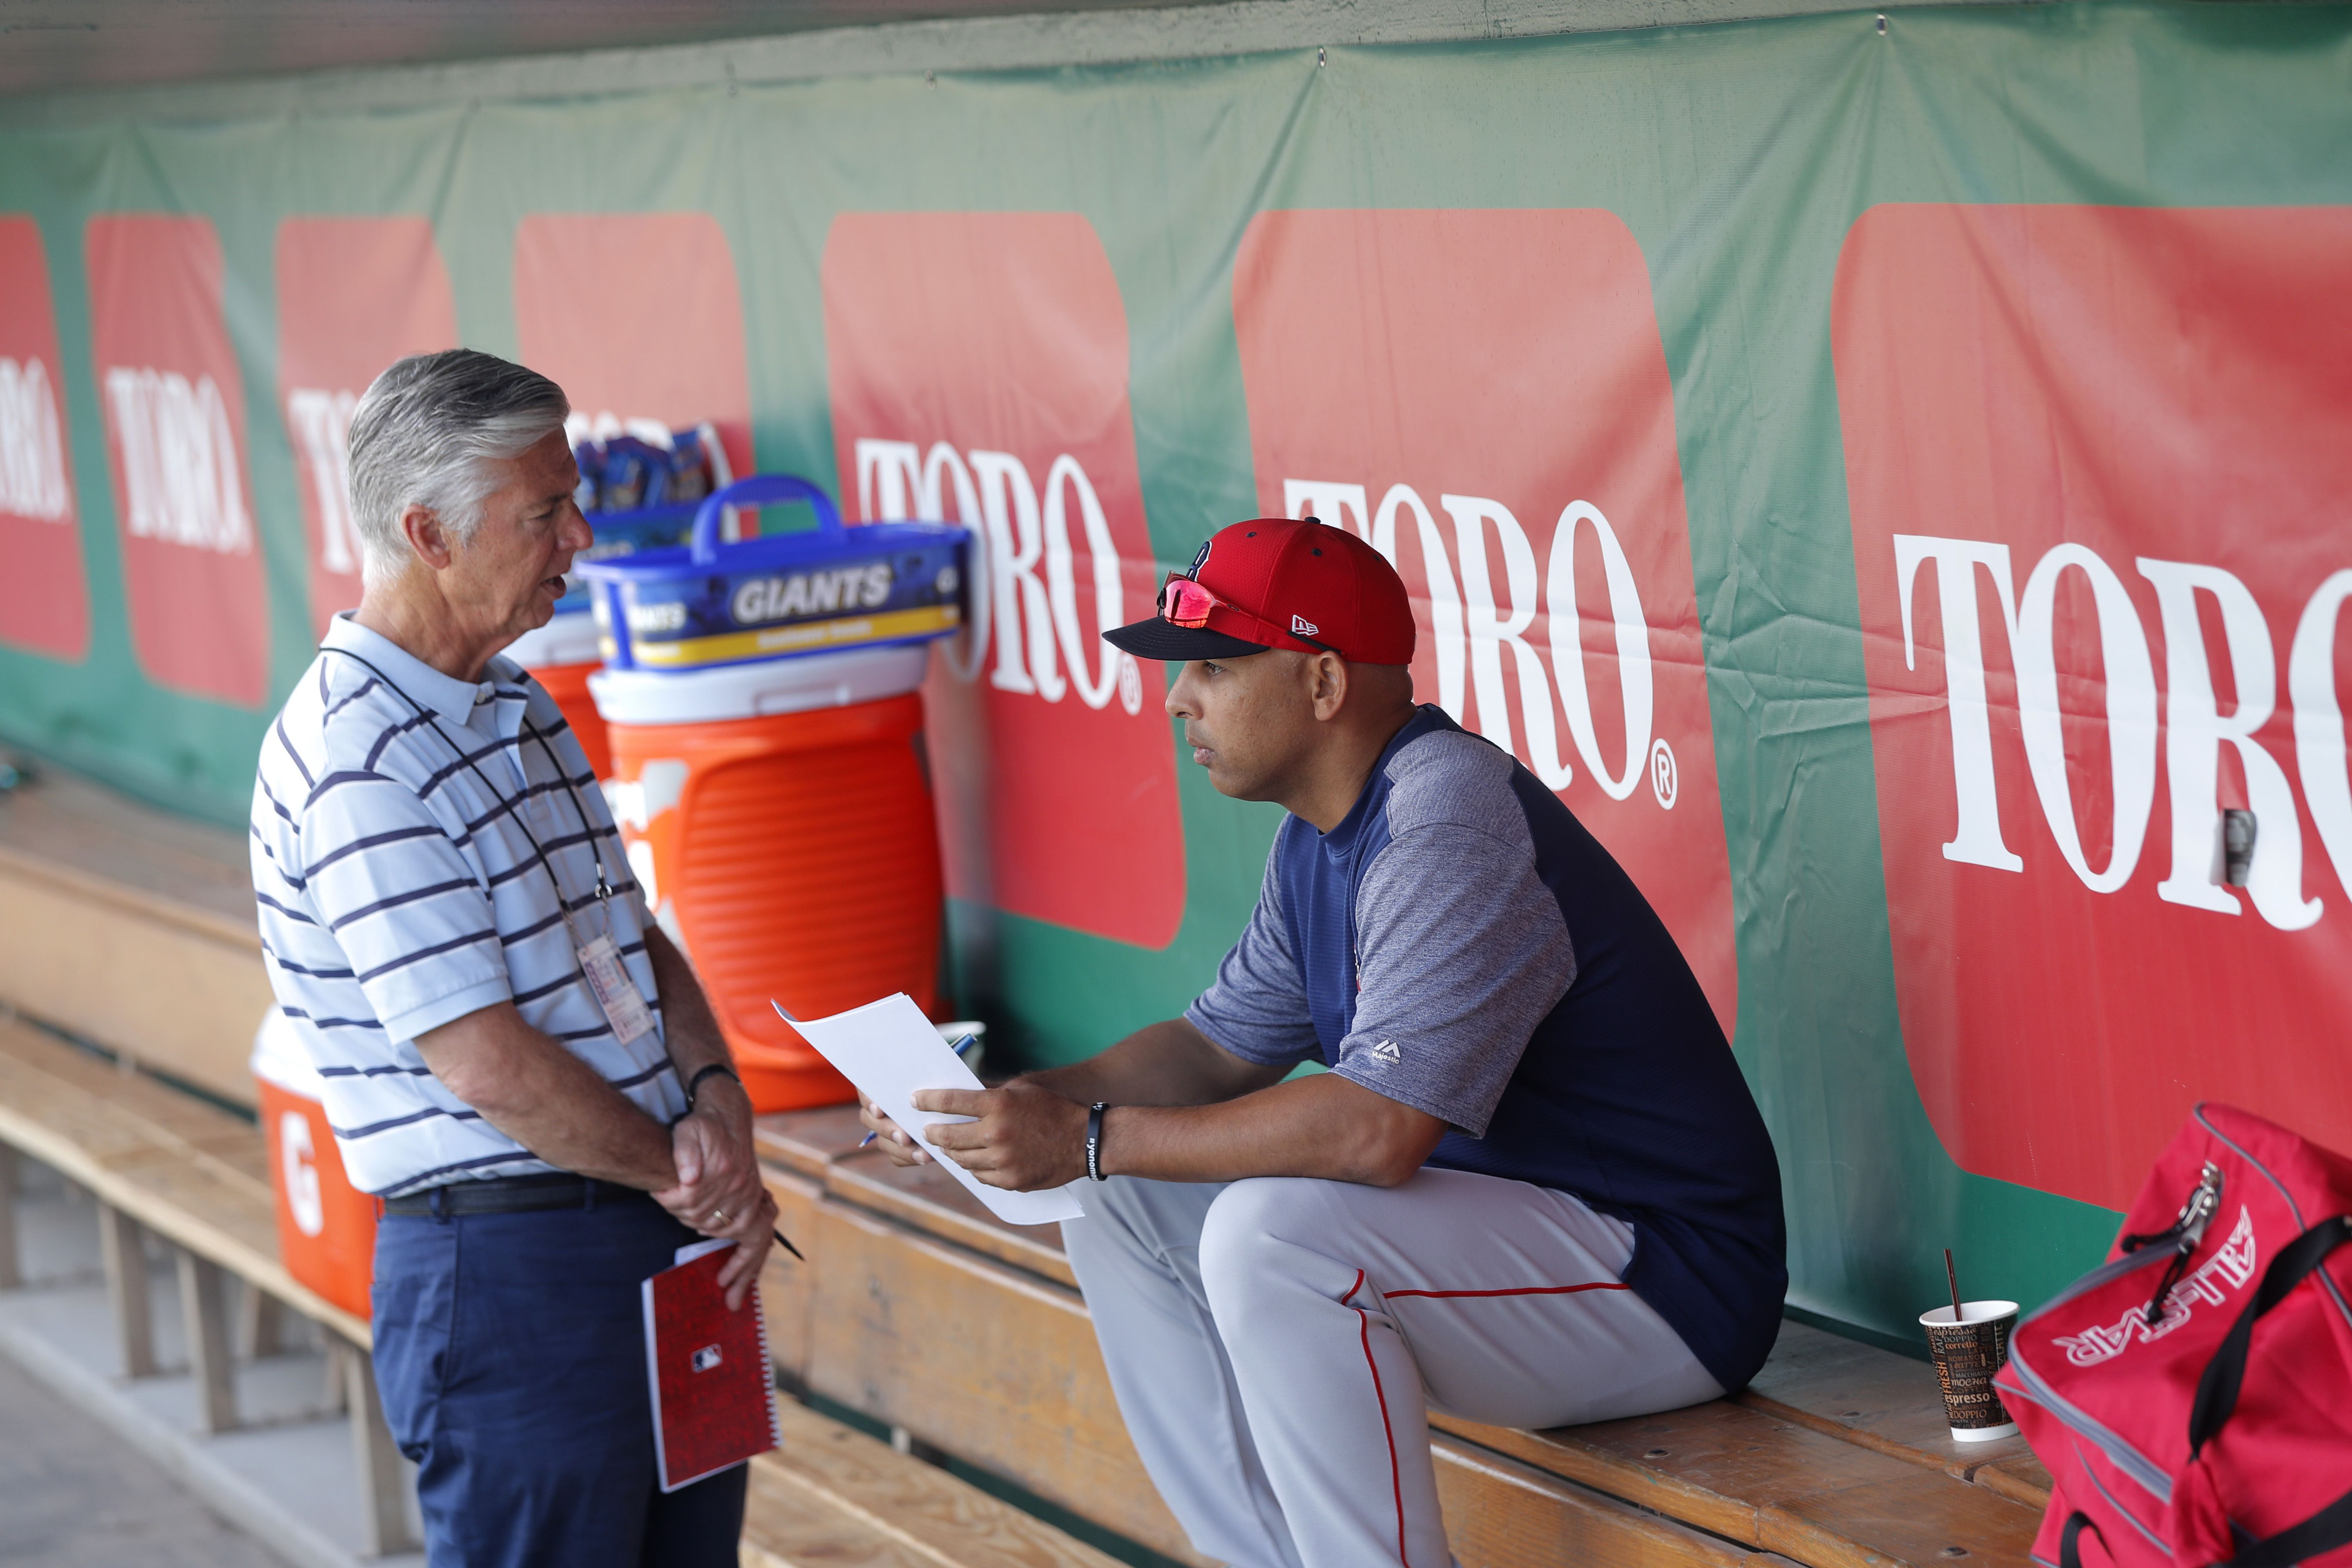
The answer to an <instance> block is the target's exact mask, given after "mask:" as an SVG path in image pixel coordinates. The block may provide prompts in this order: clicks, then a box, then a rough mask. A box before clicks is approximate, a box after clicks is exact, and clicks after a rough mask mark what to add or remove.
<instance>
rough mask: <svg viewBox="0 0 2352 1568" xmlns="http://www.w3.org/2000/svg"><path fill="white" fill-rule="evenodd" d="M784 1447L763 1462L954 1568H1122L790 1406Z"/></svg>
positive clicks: (924, 1466)
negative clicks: (1117, 1567)
mask: <svg viewBox="0 0 2352 1568" xmlns="http://www.w3.org/2000/svg"><path fill="white" fill-rule="evenodd" d="M777 1414H778V1417H779V1420H780V1422H781V1424H782V1427H783V1436H784V1446H783V1447H782V1449H780V1450H779V1451H777V1452H775V1453H772V1454H769V1455H765V1456H763V1457H762V1458H761V1459H759V1460H758V1461H757V1465H758V1468H761V1469H764V1470H767V1471H769V1472H771V1473H772V1474H777V1475H781V1476H782V1477H783V1478H785V1479H789V1480H791V1481H792V1482H793V1483H794V1484H795V1485H797V1486H800V1487H801V1488H803V1489H805V1490H807V1491H808V1492H810V1493H812V1494H814V1495H815V1496H817V1497H820V1498H822V1499H824V1500H825V1501H827V1502H829V1503H830V1504H832V1505H833V1506H834V1507H835V1508H837V1509H839V1510H841V1511H842V1512H844V1513H845V1514H848V1515H850V1516H851V1517H853V1518H855V1519H856V1520H857V1521H860V1522H862V1523H864V1524H866V1525H867V1526H868V1527H869V1528H871V1529H873V1530H875V1531H877V1532H879V1533H881V1534H883V1535H885V1536H887V1537H888V1538H890V1539H892V1540H894V1541H897V1542H899V1543H901V1544H903V1545H905V1546H908V1547H910V1548H912V1549H913V1550H914V1551H916V1552H920V1553H924V1554H927V1555H929V1557H930V1558H931V1560H932V1561H934V1562H936V1563H943V1564H953V1568H1116V1564H1115V1563H1113V1560H1112V1559H1110V1558H1109V1557H1107V1556H1105V1555H1104V1554H1103V1553H1102V1552H1097V1551H1096V1550H1095V1549H1094V1548H1093V1547H1091V1546H1088V1545H1087V1544H1085V1543H1084V1542H1078V1541H1075V1540H1072V1539H1071V1538H1070V1537H1069V1536H1067V1535H1065V1534H1063V1533H1062V1532H1061V1531H1058V1530H1055V1528H1054V1527H1053V1526H1051V1525H1049V1524H1047V1523H1045V1521H1042V1520H1039V1519H1035V1518H1033V1517H1031V1516H1030V1515H1028V1514H1025V1513H1024V1512H1022V1511H1021V1510H1019V1509H1016V1508H1014V1507H1013V1506H1012V1505H1011V1504H1010V1503H1006V1502H1003V1501H1000V1500H997V1499H995V1498H992V1497H991V1496H989V1495H988V1494H987V1493H986V1492H983V1491H982V1490H981V1489H979V1488H978V1487H975V1486H973V1485H971V1483H970V1482H968V1481H963V1480H959V1479H957V1478H955V1477H954V1476H951V1475H950V1474H949V1473H948V1472H947V1471H945V1470H943V1469H940V1468H938V1467H937V1466H934V1465H930V1464H928V1463H926V1462H924V1461H923V1460H921V1459H916V1458H909V1457H908V1456H906V1455H903V1454H900V1453H898V1452H897V1451H895V1450H894V1449H892V1448H891V1447H890V1446H889V1445H888V1444H887V1443H882V1442H877V1440H875V1439H874V1438H872V1437H869V1436H866V1434H865V1433H863V1432H860V1431H857V1430H856V1429H855V1428H853V1427H850V1426H845V1425H843V1424H842V1423H840V1422H838V1421H834V1420H830V1419H828V1418H827V1417H825V1416H823V1415H818V1414H817V1413H816V1412H815V1411H814V1410H811V1409H809V1408H808V1407H807V1406H805V1405H797V1404H793V1403H792V1402H790V1401H786V1402H784V1403H782V1405H780V1406H779V1407H778V1412H777Z"/></svg>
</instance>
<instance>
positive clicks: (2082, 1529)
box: [1994, 1105, 2352, 1568]
mask: <svg viewBox="0 0 2352 1568" xmlns="http://www.w3.org/2000/svg"><path fill="white" fill-rule="evenodd" d="M2347 1215H2352V1160H2346V1159H2345V1158H2344V1157H2343V1156H2341V1155H2338V1154H2333V1153H2330V1152H2328V1151H2326V1150H2325V1149H2322V1148H2320V1147H2318V1146H2317V1145H2316V1144H2314V1143H2309V1142H2305V1141H2304V1140H2303V1139H2301V1138H2298V1137H2297V1136H2295V1135H2294V1133H2292V1132H2289V1131H2287V1130H2286V1129H2285V1128H2284V1127H2280V1126H2277V1125H2275V1124H2274V1123H2272V1122H2269V1121H2263V1119H2262V1118H2261V1117H2259V1116H2253V1115H2250V1114H2248V1113H2247V1112H2245V1111H2242V1110H2231V1109H2230V1108H2229V1107H2228V1106H2224V1105H2200V1106H2199V1107H2198V1108H2197V1109H2196V1110H2194V1111H2193V1112H2191V1113H2190V1115H2189V1121H2188V1124H2187V1125H2185V1126H2184V1127H2182V1128H2181V1130H2180V1131H2179V1134H2178V1135H2177V1136H2176V1137H2175V1138H2174V1139H2173V1141H2172V1143H2171V1146H2170V1147H2169V1148H2168V1149H2166V1150H2165V1152H2164V1154H2163V1156H2162V1157H2161V1158H2160V1159H2158V1161H2157V1163H2156V1169H2155V1170H2154V1171H2153V1172H2151V1173H2149V1175H2148V1179H2147V1185H2145V1186H2144V1187H2142V1188H2141V1189H2140V1194H2139V1198H2138V1201H2137V1202H2136V1203H2134V1204H2133V1205H2132V1208H2131V1212H2130V1213H2129V1214H2128V1215H2125V1217H2124V1233H2123V1235H2122V1236H2121V1237H2118V1238H2117V1239H2116V1246H2115V1250H2114V1252H2113V1254H2112V1255H2110V1256H2109V1258H2108V1259H2107V1261H2106V1262H2105V1263H2104V1264H2102V1265H2101V1266H2100V1267H2098V1268H2095V1269H2093V1270H2092V1271H2091V1272H2090V1273H2088V1274H2085V1275H2084V1276H2083V1278H2082V1279H2078V1280H2076V1281H2075V1282H2074V1285H2072V1286H2071V1287H2069V1288H2068V1289H2066V1290H2065V1291H2063V1293H2061V1294H2060V1295H2059V1296H2058V1298H2057V1299H2056V1300H2053V1301H2052V1302H2050V1303H2049V1305H2047V1306H2045V1307H2043V1308H2042V1309H2041V1310H2038V1311H2036V1312H2035V1313H2033V1315H2032V1316H2031V1317H2029V1318H2027V1319H2025V1320H2024V1321H2022V1322H2021V1323H2019V1324H2018V1326H2017V1330H2016V1331H2015V1333H2014V1334H2013V1335H2012V1336H2011V1340H2010V1351H2009V1364H2008V1365H2007V1366H2005V1367H2003V1368H2002V1369H2001V1371H2000V1375H1999V1376H1998V1377H1996V1378H1995V1379H1994V1386H1995V1387H1997V1388H1999V1389H2000V1396H2001V1401H2002V1403H2003V1404H2005V1405H2007V1406H2008V1407H2009V1410H2010V1413H2011V1415H2014V1416H2015V1417H2016V1418H2017V1422H2018V1425H2019V1426H2021V1427H2022V1428H2023V1429H2024V1434H2025V1439H2026V1441H2027V1442H2029V1443H2031V1444H2032V1446H2033V1452H2034V1454H2035V1455H2036V1456H2037V1457H2039V1458H2040V1459H2041V1460H2042V1463H2043V1464H2044V1465H2045V1466H2047V1467H2048V1468H2049V1470H2050V1475H2051V1479H2052V1481H2053V1486H2052V1488H2051V1492H2050V1512H2049V1515H2048V1517H2047V1518H2045V1519H2043V1520H2042V1531H2041V1533H2040V1535H2038V1536H2037V1537H2035V1539H2034V1542H2033V1556H2034V1559H2035V1561H2037V1562H2039V1563H2043V1564H2047V1565H2052V1568H2084V1565H2086V1564H2087V1565H2088V1568H2206V1565H2207V1564H2210V1563H2224V1562H2227V1563H2232V1564H2234V1568H2288V1565H2289V1564H2292V1563H2313V1564H2322V1565H2324V1568H2352V1549H2347V1542H2352V1247H2345V1245H2344V1244H2345V1242H2346V1241H2347V1240H2352V1217H2347Z"/></svg>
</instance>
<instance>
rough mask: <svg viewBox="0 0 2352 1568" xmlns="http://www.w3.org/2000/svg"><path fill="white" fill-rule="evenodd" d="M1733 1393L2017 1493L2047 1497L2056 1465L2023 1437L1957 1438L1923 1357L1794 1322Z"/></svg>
mask: <svg viewBox="0 0 2352 1568" xmlns="http://www.w3.org/2000/svg"><path fill="white" fill-rule="evenodd" d="M1733 1397H1734V1398H1735V1399H1737V1400H1738V1402H1739V1403H1741V1404H1743V1405H1748V1407H1749V1408H1751V1409H1755V1410H1759V1411H1762V1412H1764V1413H1766V1414H1767V1415H1772V1416H1775V1417H1777V1418H1778V1419H1780V1420H1784V1421H1792V1422H1795V1423H1797V1424H1799V1425H1801V1426H1811V1427H1812V1428H1813V1429H1814V1430H1815V1431H1817V1432H1825V1433H1828V1434H1829V1435H1830V1436H1835V1437H1841V1438H1843V1439H1844V1440H1845V1441H1847V1442H1852V1443H1858V1444H1861V1445H1862V1446H1864V1447H1870V1448H1875V1449H1877V1450H1878V1451H1879V1452H1881V1453H1884V1454H1886V1455H1889V1456H1891V1457H1893V1458H1899V1459H1903V1460H1906V1461H1907V1462H1909V1463H1911V1464H1915V1465H1919V1466H1923V1467H1925V1468H1929V1469H1936V1470H1942V1471H1945V1472H1947V1473H1948V1474H1952V1475H1957V1476H1959V1477H1961V1478H1963V1479H1969V1480H1974V1481H1976V1482H1977V1483H1978V1484H1979V1485H1981V1486H1989V1487H1990V1488H1992V1489H1994V1490H1996V1491H1998V1492H2000V1493H2001V1495H2003V1496H2005V1497H2008V1498H2011V1500H2014V1501H2018V1502H2023V1503H2027V1504H2030V1505H2031V1506H2032V1507H2036V1508H2046V1507H2048V1506H2049V1503H2050V1475H2049V1472H2048V1471H2047V1470H2045V1469H2043V1468H2042V1464H2041V1461H2039V1460H2038V1459H2036V1458H2034V1457H2033V1450H2032V1449H2031V1448H2030V1447H2027V1446H2026V1443H2025V1439H2024V1438H2022V1437H2005V1438H2001V1439H2000V1440H1999V1441H1996V1442H1991V1443H1955V1442H1953V1441H1952V1438H1951V1429H1950V1427H1949V1426H1948V1425H1947V1424H1946V1421H1945V1418H1944V1401H1943V1396H1942V1395H1941V1394H1939V1393H1938V1392H1937V1387H1936V1374H1935V1373H1934V1372H1933V1371H1931V1370H1930V1369H1929V1368H1928V1366H1927V1363H1925V1362H1916V1361H1910V1360H1907V1359H1906V1358H1904V1357H1902V1356H1898V1355H1895V1354H1894V1353H1892V1352H1887V1351H1882V1350H1878V1349H1875V1348H1874V1347H1872V1346H1870V1345H1865V1344H1861V1343H1858V1342H1855V1341H1853V1340H1849V1339H1844V1338H1842V1337H1840V1336H1839V1335H1836V1334H1832V1333H1830V1332H1827V1331H1824V1330H1821V1329H1816V1328H1812V1327H1811V1326H1809V1325H1807V1324H1803V1323H1794V1322H1792V1323H1786V1324H1783V1325H1782V1327H1781V1330H1780V1340H1779V1342H1777V1343H1775V1344H1774V1346H1773V1347H1772V1359H1771V1360H1770V1361H1769V1362H1768V1363H1765V1367H1764V1370H1763V1371H1762V1372H1760V1373H1757V1375H1756V1378H1755V1380H1754V1381H1753V1382H1752V1383H1751V1384H1749V1385H1748V1387H1747V1388H1746V1389H1744V1390H1742V1391H1741V1392H1740V1393H1738V1394H1735V1395H1733ZM1988 1467H1990V1469H1988Z"/></svg>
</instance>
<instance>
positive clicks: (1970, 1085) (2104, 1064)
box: [1832, 205, 2352, 1208]
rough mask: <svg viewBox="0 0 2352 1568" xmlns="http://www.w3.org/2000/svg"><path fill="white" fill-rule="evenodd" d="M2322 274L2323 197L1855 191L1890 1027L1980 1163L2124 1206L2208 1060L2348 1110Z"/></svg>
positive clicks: (2234, 1075)
mask: <svg viewBox="0 0 2352 1568" xmlns="http://www.w3.org/2000/svg"><path fill="white" fill-rule="evenodd" d="M2347 278H2352V212H2347V211H2346V210H2343V209H2333V210H2328V209H2321V210H2303V211H2292V210H2258V211H2257V210H2247V211H2181V210H2171V211H2166V210H2158V209H2151V208H2114V207H2088V206H2054V205H2053V206H2020V207H1998V206H1987V207H1959V206H1940V205H1917V206H1912V205H1900V206H1881V207H1876V208H1874V209H1872V210H1871V211H1870V212H1868V213H1866V214H1864V216H1863V217H1862V218H1861V219H1860V221H1858V222H1857V223H1856V224H1855V225H1854V226H1853V231H1852V233H1850V234H1849V235H1848V236H1847V238H1846V243H1845V249H1844V254H1843V258H1841V260H1840V263H1839V267H1838V274H1837V287H1836V294H1835V302H1834V308H1833V315H1832V335H1833V346H1834V353H1835V361H1836V367H1837V379H1838V404H1839V409H1840V414H1841V417H1842V420H1843V426H1844V433H1845V454H1846V470H1847V476H1848V480H1849V484H1850V486H1851V492H1852V506H1853V542H1854V563H1855V571H1856V573H1857V574H1858V577H1859V585H1860V590H1861V600H1862V624H1863V629H1864V657H1865V659H1866V660H1867V668H1868V671H1869V678H1870V688H1871V703H1870V722H1871V745H1872V752H1873V755H1874V760H1875V763H1876V767H1877V773H1878V818H1879V836H1880V839H1881V843H1882V846H1883V851H1884V858H1885V868H1886V890H1887V903H1888V908H1889V911H1890V918H1891V920H1892V923H1893V931H1892V936H1893V939H1894V952H1895V981H1896V988H1897V994H1898V999H1899V1002H1900V1005H1901V1009H1902V1018H1903V1037H1904V1046H1905V1048H1906V1051H1907V1052H1908V1054H1909V1057H1910V1061H1911V1071H1912V1077H1913V1078H1914V1079H1915V1080H1916V1082H1917V1084H1918V1087H1919V1093H1920V1097H1921V1099H1922V1100H1924V1101H1925V1102H1926V1105H1927V1113H1928V1115H1929V1117H1930V1118H1931V1119H1932V1120H1933V1121H1934V1122H1935V1125H1936V1130H1937V1133H1938V1134H1939V1135H1940V1136H1941V1137H1942V1139H1943V1142H1944V1146H1945V1147H1946V1148H1947V1149H1948V1150H1949V1151H1950V1152H1951V1155H1952V1158H1953V1159H1954V1160H1956V1161H1958V1163H1960V1164H1961V1165H1962V1166H1963V1167H1965V1168H1966V1169H1968V1170H1970V1171H1974V1172H1977V1173H1980V1174H1984V1175H1990V1176H1999V1177H2001V1178H2003V1179H2005V1180H2008V1181H2012V1182H2019V1183H2023V1184H2027V1185H2030V1186H2034V1187H2039V1188H2042V1190H2044V1191H2047V1192H2054V1193H2063V1194H2066V1195H2068V1196H2070V1197H2076V1198H2082V1199H2084V1200H2086V1201H2088V1202H2091V1203H2096V1204H2105V1205H2110V1206H2112V1207H2117V1208H2120V1207H2123V1206H2125V1205H2126V1204H2127V1203H2128V1202H2129V1201H2130V1199H2131V1197H2132V1194H2133V1193H2134V1192H2135V1191H2136V1190H2137V1186H2138V1184H2139V1180H2140V1175H2141V1173H2143V1172H2144V1171H2145V1170H2146V1168H2147V1163H2148V1161H2149V1160H2150V1159H2151V1158H2153V1157H2154V1155H2155V1154H2156V1152H2157V1151H2158V1149H2159V1148H2160V1147H2161V1146H2162V1145H2163V1143H2164V1142H2165V1140H2166V1139H2167V1138H2168V1136H2170V1134H2171V1132H2172V1131H2173V1129H2174V1128H2175V1127H2177V1126H2178V1125H2179V1122H2180V1120H2181V1117H2182V1115H2183V1114H2184V1113H2185V1112H2186V1111H2187V1110H2188V1109H2189V1104H2190V1102H2191V1101H2192V1100H2202V1099H2214V1100H2225V1101H2228V1102H2230V1103H2231V1104H2234V1105H2240V1106H2243V1107H2245V1108H2247V1109H2249V1110H2255V1111H2258V1112H2261V1113H2262V1114H2263V1115H2266V1116H2271V1117H2275V1118H2277V1119H2278V1120H2280V1121H2285V1122H2288V1123H2290V1124H2292V1125H2293V1126H2294V1127H2295V1128H2296V1129H2298V1130H2299V1131H2302V1132H2304V1133H2305V1134H2306V1135H2307V1136H2309V1137H2311V1138H2314V1139H2315V1140H2317V1141H2319V1142H2325V1143H2329V1144H2333V1145H2335V1146H2336V1147H2339V1148H2341V1147H2346V1146H2352V1075H2347V1073H2346V1072H2345V1070H2344V1044H2343V1036H2344V1020H2345V1019H2346V1018H2347V1016H2352V787H2347V776H2346V771H2345V749H2344V721H2343V693H2344V692H2345V691H2346V690H2347V689H2352V638H2347V637H2345V636H2344V635H2343V626H2342V623H2343V619H2344V616H2343V605H2344V604H2345V602H2346V600H2347V596H2352V526H2347V525H2352V440H2347V437H2346V430H2347V426H2348V425H2352V288H2347V286H2346V279H2347ZM2225 808H2242V809H2251V811H2252V813H2253V816H2254V826H2255V837H2254V845H2253V855H2252V862H2251V866H2250V868H2249V870H2250V880H2249V883H2248V885H2246V886H2244V887H2242V888H2241V887H2232V886H2230V885H2228V883H2227V880H2226V878H2225V877H2217V875H2216V872H2217V862H2221V863H2222V864H2226V862H2225V861H2222V858H2221V853H2220V851H2221V846H2220V845H2219V844H2218V843H2217V839H2218V838H2219V837H2220V835H2221V831H2222V828H2223V824H2222V817H2221V814H2222V812H2223V810H2224V809H2225Z"/></svg>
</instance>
